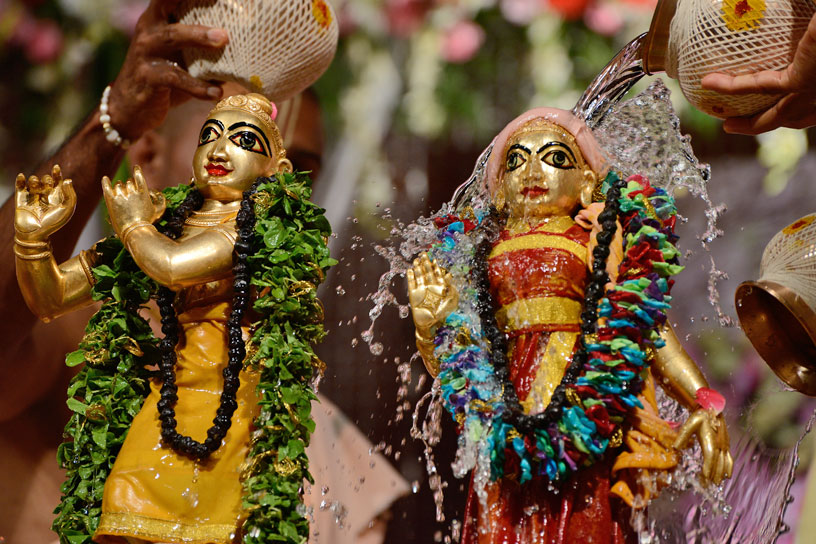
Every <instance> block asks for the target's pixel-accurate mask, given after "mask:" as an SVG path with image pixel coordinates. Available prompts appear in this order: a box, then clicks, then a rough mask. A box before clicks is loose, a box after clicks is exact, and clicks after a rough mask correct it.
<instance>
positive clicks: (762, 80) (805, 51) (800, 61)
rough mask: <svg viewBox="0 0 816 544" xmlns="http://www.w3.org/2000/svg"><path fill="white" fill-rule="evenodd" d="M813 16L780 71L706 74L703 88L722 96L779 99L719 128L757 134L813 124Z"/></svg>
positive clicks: (815, 50)
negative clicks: (780, 96) (793, 52)
mask: <svg viewBox="0 0 816 544" xmlns="http://www.w3.org/2000/svg"><path fill="white" fill-rule="evenodd" d="M814 83H816V16H814V17H813V18H812V19H811V20H810V24H809V25H808V28H807V30H806V31H805V33H804V35H803V36H802V38H801V39H800V40H799V44H798V46H797V48H796V53H795V54H794V56H793V61H792V62H791V63H790V65H788V67H787V68H785V69H784V70H763V71H761V72H755V73H752V74H744V75H739V76H729V75H725V74H720V73H714V74H708V75H707V76H705V77H704V78H703V80H702V86H703V88H704V89H708V90H711V91H717V92H720V93H724V94H735V95H739V94H750V93H762V94H780V95H782V98H781V99H780V100H779V102H777V103H776V104H774V105H773V106H771V107H770V108H768V109H767V110H765V111H762V112H760V113H758V114H756V115H754V116H752V117H738V118H737V117H735V118H731V119H726V121H725V123H724V124H723V129H724V130H725V131H726V132H734V133H739V134H760V133H762V132H768V131H770V130H773V129H775V128H779V127H790V128H807V127H810V126H813V125H816V85H814Z"/></svg>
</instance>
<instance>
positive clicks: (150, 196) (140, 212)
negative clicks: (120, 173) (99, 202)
mask: <svg viewBox="0 0 816 544" xmlns="http://www.w3.org/2000/svg"><path fill="white" fill-rule="evenodd" d="M102 192H103V193H104V195H105V204H106V205H107V206H108V215H109V216H110V222H111V226H112V227H113V230H114V231H115V232H116V234H118V235H119V236H120V237H122V234H123V231H125V230H128V229H130V228H132V227H134V226H137V225H146V224H152V223H154V222H155V221H156V220H158V219H159V217H161V215H162V213H164V209H165V207H166V203H165V201H164V196H163V195H162V194H161V193H156V192H152V191H150V189H148V187H147V182H145V179H144V176H143V175H142V169H141V168H139V167H138V166H136V167H135V168H134V169H133V179H129V180H127V181H126V182H125V183H117V184H116V185H115V186H112V185H111V181H110V179H109V178H108V177H107V176H105V177H104V178H102Z"/></svg>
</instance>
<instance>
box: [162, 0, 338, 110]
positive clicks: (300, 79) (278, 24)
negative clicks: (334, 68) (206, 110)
mask: <svg viewBox="0 0 816 544" xmlns="http://www.w3.org/2000/svg"><path fill="white" fill-rule="evenodd" d="M178 17H179V22H181V23H184V24H188V25H205V26H210V27H216V28H223V29H225V30H226V31H227V32H228V33H229V43H228V44H227V45H226V47H224V49H223V51H222V50H212V49H197V48H188V49H185V50H184V61H185V63H186V64H187V70H188V71H189V72H190V74H191V75H192V76H194V77H197V78H200V79H204V80H209V79H215V80H220V81H235V82H237V83H240V84H241V85H243V86H244V87H246V88H247V89H250V90H252V91H253V92H257V93H260V94H263V95H264V96H266V97H267V98H269V99H270V100H271V101H273V102H280V101H283V100H286V99H287V98H291V97H292V96H294V95H296V94H297V93H299V92H301V91H303V90H304V89H306V88H307V87H308V86H309V85H311V84H312V83H314V82H315V81H316V80H317V78H319V77H320V76H321V75H322V74H323V72H324V71H325V70H326V68H328V66H329V64H330V63H331V61H332V59H333V58H334V52H335V49H336V48H337V37H338V26H337V16H336V14H335V12H334V10H333V9H332V7H331V5H330V4H329V2H328V1H327V0H285V1H281V0H246V1H241V2H201V1H196V0H186V1H184V2H182V3H181V4H180V6H179V8H178Z"/></svg>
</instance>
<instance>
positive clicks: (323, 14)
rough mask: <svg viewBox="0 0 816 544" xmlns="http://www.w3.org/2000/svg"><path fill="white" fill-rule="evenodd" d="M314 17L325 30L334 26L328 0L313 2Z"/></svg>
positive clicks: (314, 0)
mask: <svg viewBox="0 0 816 544" xmlns="http://www.w3.org/2000/svg"><path fill="white" fill-rule="evenodd" d="M312 15H313V16H314V18H315V21H317V24H319V25H320V26H322V27H323V28H324V29H325V30H328V29H329V27H330V26H331V24H332V14H331V10H330V9H329V6H328V4H326V0H313V1H312Z"/></svg>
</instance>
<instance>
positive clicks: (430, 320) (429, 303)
mask: <svg viewBox="0 0 816 544" xmlns="http://www.w3.org/2000/svg"><path fill="white" fill-rule="evenodd" d="M407 277H408V302H409V303H410V305H411V314H412V316H413V318H414V326H415V327H416V344H417V349H419V354H420V355H421V356H422V360H423V362H424V363H425V368H426V369H427V370H428V372H429V373H430V374H431V376H433V377H436V375H437V374H439V361H437V359H436V357H434V353H433V352H434V347H435V346H434V341H433V339H434V336H435V335H436V329H437V328H438V327H439V325H441V324H442V323H444V322H445V318H447V317H448V315H449V314H450V313H451V312H452V311H453V310H454V309H455V308H456V305H457V304H459V293H458V292H457V291H456V288H455V287H454V286H453V280H452V278H451V275H450V273H449V272H446V271H445V270H443V269H442V268H440V266H439V265H438V264H436V263H432V262H431V260H430V258H429V257H428V254H427V253H423V254H422V256H421V257H420V258H418V259H414V262H413V267H412V268H411V269H409V270H408V272H407Z"/></svg>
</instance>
